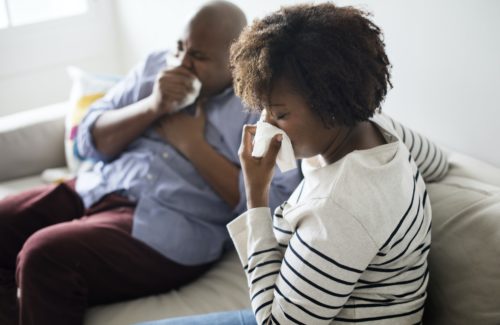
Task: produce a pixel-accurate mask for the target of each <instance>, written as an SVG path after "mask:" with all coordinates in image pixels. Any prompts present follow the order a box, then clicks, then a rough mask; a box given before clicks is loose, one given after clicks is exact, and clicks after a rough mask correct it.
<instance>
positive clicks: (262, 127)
mask: <svg viewBox="0 0 500 325" xmlns="http://www.w3.org/2000/svg"><path fill="white" fill-rule="evenodd" d="M276 134H282V135H283V140H282V141H281V148H280V151H279V152H278V157H276V164H277V165H278V168H279V169H280V170H281V172H282V173H284V172H286V171H288V170H291V169H294V168H297V162H296V161H295V154H294V153H293V148H292V143H291V141H290V138H289V137H288V135H286V133H285V132H284V131H283V130H281V129H279V128H277V127H275V126H274V125H272V124H269V123H267V122H263V121H258V122H257V130H256V131H255V137H254V140H253V142H254V143H253V151H252V156H253V157H258V158H260V157H262V156H264V154H265V153H266V152H267V150H268V149H269V145H270V144H271V139H272V138H273V137H274V136H275V135H276Z"/></svg>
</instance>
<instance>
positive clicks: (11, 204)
mask: <svg viewBox="0 0 500 325" xmlns="http://www.w3.org/2000/svg"><path fill="white" fill-rule="evenodd" d="M73 184H74V182H73V181H70V182H68V183H66V184H60V185H47V186H41V187H38V188H34V189H31V190H28V191H25V192H23V193H20V194H16V195H12V196H9V197H7V198H5V199H3V200H2V201H1V202H0V324H6V325H10V324H17V323H18V321H17V318H18V311H17V298H16V291H17V287H16V283H15V269H16V257H17V254H18V253H19V251H20V250H21V248H22V246H23V245H24V243H25V241H26V240H27V239H28V238H29V237H30V236H31V235H32V234H33V233H34V232H36V231H38V230H40V229H42V228H45V227H47V226H50V225H53V224H56V223H59V222H64V221H68V220H72V219H74V218H78V217H80V216H81V215H82V214H83V211H84V209H83V203H82V202H81V200H80V198H79V196H78V195H77V194H76V193H75V192H74V190H73Z"/></svg>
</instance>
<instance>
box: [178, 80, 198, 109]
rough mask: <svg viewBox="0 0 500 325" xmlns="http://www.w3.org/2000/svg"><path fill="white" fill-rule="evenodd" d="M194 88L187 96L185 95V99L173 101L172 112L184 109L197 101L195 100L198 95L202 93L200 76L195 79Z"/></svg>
mask: <svg viewBox="0 0 500 325" xmlns="http://www.w3.org/2000/svg"><path fill="white" fill-rule="evenodd" d="M192 88H193V90H192V91H190V92H189V93H188V94H187V95H186V97H184V99H183V100H181V101H179V102H177V101H176V102H173V103H172V108H171V112H172V113H175V112H178V111H180V110H181V109H183V108H185V107H187V106H189V105H191V104H193V103H194V102H195V100H196V98H197V97H198V95H199V94H200V90H201V82H200V80H198V78H194V79H193V84H192Z"/></svg>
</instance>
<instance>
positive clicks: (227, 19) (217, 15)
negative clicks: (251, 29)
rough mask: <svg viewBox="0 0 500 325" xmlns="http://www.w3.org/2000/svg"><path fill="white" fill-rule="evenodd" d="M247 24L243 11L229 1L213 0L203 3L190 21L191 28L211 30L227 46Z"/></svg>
mask: <svg viewBox="0 0 500 325" xmlns="http://www.w3.org/2000/svg"><path fill="white" fill-rule="evenodd" d="M246 25H247V19H246V17H245V14H244V13H243V11H242V10H241V9H240V8H239V7H238V6H236V5H235V4H233V3H231V2H228V1H221V0H218V1H211V2H208V3H207V4H205V5H203V6H202V7H201V8H200V9H199V10H198V12H197V13H196V14H195V15H194V17H193V18H192V19H191V20H190V22H189V28H190V29H191V30H193V29H198V28H200V29H204V30H207V31H211V33H213V34H214V35H217V38H218V39H219V40H220V41H221V42H223V43H226V44H227V46H229V45H230V43H231V42H232V41H234V40H236V38H238V36H239V34H240V33H241V31H242V30H243V28H244V27H245V26H246Z"/></svg>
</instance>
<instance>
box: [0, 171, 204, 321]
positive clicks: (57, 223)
mask: <svg viewBox="0 0 500 325" xmlns="http://www.w3.org/2000/svg"><path fill="white" fill-rule="evenodd" d="M133 212H134V204H133V203H131V202H129V201H128V200H127V199H125V198H123V197H121V196H118V195H109V196H107V197H106V198H104V199H103V200H101V201H100V202H98V203H97V204H96V205H94V206H93V207H91V208H90V209H88V210H85V209H84V206H83V203H82V200H81V199H80V197H79V196H78V194H77V193H76V192H75V191H74V182H73V181H70V182H67V183H63V184H60V185H50V186H43V187H39V188H36V189H33V190H29V191H27V192H24V193H21V194H18V195H14V196H11V197H8V198H6V199H4V200H3V201H0V324H3V325H10V324H12V325H15V324H18V323H19V324H23V325H24V324H50V325H57V324H65V325H68V324H71V325H74V324H75V325H76V324H82V323H83V318H84V313H85V310H86V308H87V307H88V306H92V305H97V304H105V303H111V302H116V301H120V300H126V299H132V298H137V297H141V296H146V295H151V294H158V293H162V292H166V291H168V290H170V289H172V288H176V287H179V286H181V285H183V284H185V283H187V282H189V281H192V280H194V279H195V278H197V277H199V276H200V275H201V274H203V273H204V272H205V271H206V270H207V269H208V268H209V267H210V264H206V265H200V266H183V265H179V264H177V263H175V262H173V261H170V260H169V259H167V258H165V257H164V256H162V255H161V254H160V253H158V252H157V251H155V250H153V249H152V248H150V247H149V246H147V245H146V244H144V243H143V242H141V241H139V240H137V239H135V238H132V236H131V230H132V219H133ZM17 288H19V290H20V297H19V299H17V298H16V291H17ZM18 315H19V319H18Z"/></svg>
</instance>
